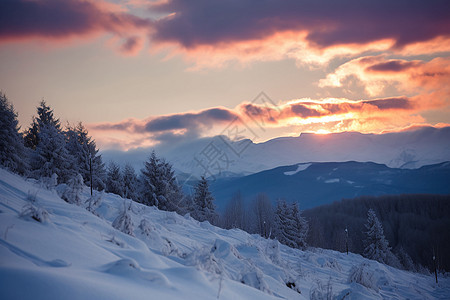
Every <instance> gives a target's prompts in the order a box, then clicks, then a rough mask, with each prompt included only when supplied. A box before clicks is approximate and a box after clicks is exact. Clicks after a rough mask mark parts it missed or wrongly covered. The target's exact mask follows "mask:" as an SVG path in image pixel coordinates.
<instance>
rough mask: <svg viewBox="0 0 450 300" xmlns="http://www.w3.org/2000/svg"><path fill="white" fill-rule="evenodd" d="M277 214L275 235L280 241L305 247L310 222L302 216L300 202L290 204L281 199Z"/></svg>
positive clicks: (291, 245) (293, 245)
mask: <svg viewBox="0 0 450 300" xmlns="http://www.w3.org/2000/svg"><path fill="white" fill-rule="evenodd" d="M275 216H276V217H275V224H276V232H275V236H276V238H277V239H278V240H279V242H280V243H282V244H285V245H287V246H289V247H292V248H305V247H306V237H307V235H308V223H307V222H306V220H305V219H304V218H303V217H302V216H301V214H300V211H299V209H298V204H297V203H292V204H290V205H288V204H287V203H286V201H285V200H279V201H278V203H277V209H276V213H275Z"/></svg>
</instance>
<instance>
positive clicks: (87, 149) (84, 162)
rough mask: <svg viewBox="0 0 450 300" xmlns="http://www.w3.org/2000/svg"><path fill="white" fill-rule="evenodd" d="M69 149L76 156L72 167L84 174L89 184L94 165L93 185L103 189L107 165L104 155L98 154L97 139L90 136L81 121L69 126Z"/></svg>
mask: <svg viewBox="0 0 450 300" xmlns="http://www.w3.org/2000/svg"><path fill="white" fill-rule="evenodd" d="M65 133H66V137H67V150H68V151H69V153H70V154H71V155H72V156H73V157H74V162H73V166H72V168H73V169H74V171H76V172H77V173H79V174H81V176H83V180H84V182H85V183H86V184H87V185H90V182H91V177H90V175H91V166H92V186H93V188H94V189H97V190H103V189H104V188H105V177H106V171H105V165H104V163H103V162H102V156H101V155H100V154H98V149H97V146H96V144H95V141H94V140H93V139H92V137H90V136H89V134H88V131H87V130H86V128H85V127H84V126H83V124H82V123H81V122H80V123H78V124H77V125H76V126H74V127H70V126H68V127H67V130H66V132H65Z"/></svg>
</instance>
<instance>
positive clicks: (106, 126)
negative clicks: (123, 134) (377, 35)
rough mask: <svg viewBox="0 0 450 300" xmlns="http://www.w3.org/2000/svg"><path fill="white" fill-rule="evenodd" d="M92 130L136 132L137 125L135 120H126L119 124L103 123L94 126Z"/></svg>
mask: <svg viewBox="0 0 450 300" xmlns="http://www.w3.org/2000/svg"><path fill="white" fill-rule="evenodd" d="M91 128H92V129H94V130H102V131H103V130H105V131H108V130H118V131H135V128H136V124H135V121H133V120H125V121H122V122H119V123H102V124H92V125H91Z"/></svg>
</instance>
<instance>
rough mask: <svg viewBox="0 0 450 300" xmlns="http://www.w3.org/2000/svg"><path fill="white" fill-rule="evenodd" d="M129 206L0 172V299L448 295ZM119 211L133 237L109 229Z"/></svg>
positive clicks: (396, 275) (431, 283) (446, 284)
mask: <svg viewBox="0 0 450 300" xmlns="http://www.w3.org/2000/svg"><path fill="white" fill-rule="evenodd" d="M82 197H83V199H88V198H89V194H88V189H86V190H85V191H84V192H83V195H82ZM130 203H131V202H130V201H129V200H123V199H122V198H120V197H118V196H116V195H112V194H105V195H103V197H102V201H101V204H100V205H99V206H97V207H96V209H95V211H94V213H91V212H89V211H88V210H86V208H85V207H86V205H82V206H77V205H73V204H68V203H66V202H65V201H63V200H62V199H61V198H60V197H59V196H58V194H57V192H56V191H55V190H47V189H45V188H43V187H42V186H41V185H40V184H39V183H37V182H33V181H25V180H24V179H22V178H21V177H19V176H16V175H13V174H11V173H8V172H6V171H5V170H1V169H0V299H33V300H38V299H108V300H111V299H133V300H134V299H184V300H186V299H216V298H219V299H233V300H236V299H279V298H282V299H310V298H311V299H327V294H328V295H332V296H333V298H332V299H449V298H450V279H449V278H439V284H436V283H435V280H434V277H433V276H431V275H429V276H426V275H421V274H414V273H410V272H405V271H401V270H397V269H394V268H391V267H388V266H385V265H382V264H379V263H377V262H374V261H370V260H367V259H364V258H363V257H361V256H359V255H355V254H349V255H348V256H347V255H346V254H344V253H339V252H335V251H328V250H322V249H311V250H308V251H300V250H295V249H291V248H288V247H285V246H283V245H279V243H278V242H276V241H270V240H265V239H263V238H261V237H259V236H256V235H249V234H247V233H245V232H243V231H241V230H223V229H220V228H217V227H214V226H211V225H210V224H209V223H206V222H204V223H199V222H197V221H195V220H193V219H192V218H190V217H189V216H184V217H183V216H179V215H177V214H175V213H171V212H164V211H159V210H157V209H155V208H152V207H146V206H143V205H140V204H137V203H134V202H133V203H131V206H130ZM124 207H125V209H130V211H129V214H130V216H131V218H132V222H133V224H134V230H133V235H134V236H131V235H127V234H124V233H122V232H120V231H118V230H116V229H114V228H113V227H112V225H111V224H112V223H113V222H114V220H115V219H116V218H117V216H118V215H119V214H120V213H121V212H122V211H123V209H124ZM94 208H95V206H94ZM32 212H34V213H35V217H37V218H40V219H41V220H42V222H38V221H36V220H35V219H33V217H32V215H31V214H30V213H32ZM143 220H145V221H143ZM288 286H290V287H288Z"/></svg>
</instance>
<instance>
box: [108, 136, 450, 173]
mask: <svg viewBox="0 0 450 300" xmlns="http://www.w3.org/2000/svg"><path fill="white" fill-rule="evenodd" d="M154 149H155V151H156V153H157V155H158V156H162V157H164V158H166V159H167V160H168V161H169V162H170V163H172V164H173V166H174V169H175V170H176V171H177V173H178V174H184V175H185V176H186V175H187V176H188V177H189V176H194V177H196V178H198V177H199V175H202V174H204V175H206V176H207V177H212V178H214V179H215V178H219V177H233V176H242V175H249V174H253V173H257V172H261V171H264V170H268V169H272V168H276V167H279V166H287V165H294V164H298V163H302V162H346V161H358V162H368V161H370V162H374V163H378V164H385V165H386V166H388V167H391V168H402V169H415V168H420V167H422V166H424V165H431V164H436V163H441V162H444V161H450V127H443V128H434V127H418V128H414V129H410V130H406V131H402V132H391V133H384V134H362V133H357V132H343V133H331V134H313V133H302V134H300V135H299V136H296V137H279V138H275V139H271V140H269V141H266V142H263V143H255V142H253V141H251V140H249V139H241V140H238V141H232V140H230V139H229V138H228V137H227V136H215V137H207V138H198V139H193V140H189V141H183V142H179V143H171V144H170V145H168V144H165V145H158V146H156V147H154ZM151 151H152V149H151V148H139V149H134V150H129V151H118V150H105V151H102V155H103V157H104V159H105V161H108V160H115V161H118V162H129V163H130V164H131V165H133V166H134V167H135V168H136V170H140V169H141V168H142V165H143V162H144V161H145V160H146V159H147V158H148V156H149V155H150V152H151ZM182 177H183V176H182Z"/></svg>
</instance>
